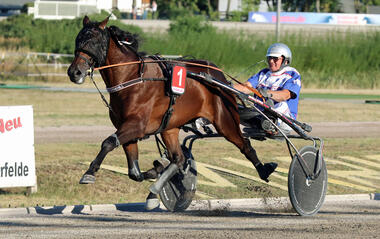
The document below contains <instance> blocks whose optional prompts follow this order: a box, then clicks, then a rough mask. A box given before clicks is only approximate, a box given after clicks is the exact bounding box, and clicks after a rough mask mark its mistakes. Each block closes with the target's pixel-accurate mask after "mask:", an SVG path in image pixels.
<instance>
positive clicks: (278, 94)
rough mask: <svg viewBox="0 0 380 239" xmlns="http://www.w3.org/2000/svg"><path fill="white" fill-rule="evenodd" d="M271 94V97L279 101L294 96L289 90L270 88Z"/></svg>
mask: <svg viewBox="0 0 380 239" xmlns="http://www.w3.org/2000/svg"><path fill="white" fill-rule="evenodd" d="M268 93H269V94H272V96H271V97H270V98H272V99H273V100H275V101H277V102H281V101H285V100H288V99H290V98H291V97H292V93H291V92H290V91H289V90H277V91H273V90H268Z"/></svg>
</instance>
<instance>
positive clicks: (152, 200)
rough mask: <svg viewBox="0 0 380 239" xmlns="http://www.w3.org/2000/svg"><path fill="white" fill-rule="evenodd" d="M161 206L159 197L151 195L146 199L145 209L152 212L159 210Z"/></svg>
mask: <svg viewBox="0 0 380 239" xmlns="http://www.w3.org/2000/svg"><path fill="white" fill-rule="evenodd" d="M159 206H160V200H159V199H158V198H157V195H156V194H153V193H149V195H148V197H147V198H146V202H145V209H146V210H148V211H151V210H153V209H156V208H158V207H159Z"/></svg>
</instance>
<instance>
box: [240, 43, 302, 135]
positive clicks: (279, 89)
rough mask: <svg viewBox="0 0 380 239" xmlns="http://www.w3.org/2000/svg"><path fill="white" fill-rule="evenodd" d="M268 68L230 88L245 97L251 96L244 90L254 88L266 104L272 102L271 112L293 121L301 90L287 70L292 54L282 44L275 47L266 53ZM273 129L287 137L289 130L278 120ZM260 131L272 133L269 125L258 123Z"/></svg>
mask: <svg viewBox="0 0 380 239" xmlns="http://www.w3.org/2000/svg"><path fill="white" fill-rule="evenodd" d="M266 57H267V63H268V68H265V69H262V70H261V71H259V72H258V73H257V74H255V75H253V76H251V77H250V78H249V79H248V80H247V81H246V82H245V83H243V84H235V85H234V88H235V89H237V90H239V91H242V92H244V93H246V94H250V93H252V91H251V90H249V89H248V88H247V87H245V86H248V87H252V88H256V89H257V90H258V91H259V92H260V93H261V94H262V95H263V97H264V98H266V100H268V104H269V102H271V101H273V104H274V105H273V107H272V108H273V109H274V110H276V111H278V112H280V113H282V114H284V115H286V116H288V117H292V118H293V119H296V118H297V112H298V100H299V93H300V90H301V76H300V74H299V73H298V71H297V70H296V69H295V68H293V67H291V66H290V63H291V62H292V52H291V51H290V49H289V47H288V46H287V45H285V44H283V43H275V44H272V45H271V46H269V48H268V50H267V54H266ZM277 126H278V127H279V128H280V129H281V130H282V131H284V133H286V134H287V133H289V132H290V131H291V128H290V127H289V126H288V125H287V124H286V123H284V122H282V121H281V120H280V119H279V120H278V122H277ZM261 127H262V128H263V129H264V130H265V131H266V132H268V133H275V129H274V127H273V125H272V124H271V123H270V122H268V121H267V120H265V119H264V120H262V121H261Z"/></svg>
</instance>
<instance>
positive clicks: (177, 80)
mask: <svg viewBox="0 0 380 239" xmlns="http://www.w3.org/2000/svg"><path fill="white" fill-rule="evenodd" d="M185 85H186V68H185V67H183V66H174V67H173V73H172V84H171V90H172V93H174V94H178V95H182V94H183V93H185Z"/></svg>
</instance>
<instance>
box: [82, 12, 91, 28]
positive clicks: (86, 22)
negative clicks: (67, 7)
mask: <svg viewBox="0 0 380 239" xmlns="http://www.w3.org/2000/svg"><path fill="white" fill-rule="evenodd" d="M89 22H90V18H88V17H87V15H86V16H84V18H83V26H86V25H87V24H88V23H89Z"/></svg>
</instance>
